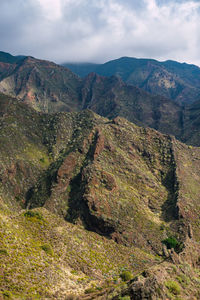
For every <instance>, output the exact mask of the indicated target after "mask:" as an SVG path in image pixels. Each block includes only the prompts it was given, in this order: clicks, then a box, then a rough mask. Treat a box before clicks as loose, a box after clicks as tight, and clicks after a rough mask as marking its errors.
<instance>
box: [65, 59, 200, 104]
mask: <svg viewBox="0 0 200 300" xmlns="http://www.w3.org/2000/svg"><path fill="white" fill-rule="evenodd" d="M64 66H66V67H68V68H70V69H71V70H72V71H73V72H75V73H76V74H78V75H80V76H86V75H87V74H89V73H90V72H95V73H97V74H99V75H102V76H112V75H116V76H119V77H121V78H122V80H124V81H125V82H126V83H128V84H132V85H134V86H137V87H139V88H142V89H144V90H145V91H147V92H149V93H151V94H153V95H162V96H164V97H167V98H170V99H172V100H174V101H176V102H177V103H180V104H183V105H184V104H190V103H192V102H195V101H196V100H198V99H200V68H199V67H197V66H195V65H190V64H186V63H178V62H176V61H170V60H169V61H165V62H158V61H156V60H153V59H137V58H130V57H122V58H120V59H116V60H112V61H109V62H107V63H105V64H98V65H96V64H64Z"/></svg>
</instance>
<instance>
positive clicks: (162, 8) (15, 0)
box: [0, 0, 200, 65]
mask: <svg viewBox="0 0 200 300" xmlns="http://www.w3.org/2000/svg"><path fill="white" fill-rule="evenodd" d="M19 7H20V8H19ZM5 16H6V17H5ZM199 28H200V3H199V1H194V0H191V1H186V0H177V1H172V0H162V1H161V0H157V1H156V0H140V1H139V0H135V1H132V0H76V1H74V0H56V1H55V0H35V1H33V0H26V1H25V0H9V5H8V1H7V0H1V2H0V38H1V45H2V47H3V49H2V50H4V51H6V50H7V51H10V52H11V53H14V54H16V53H24V54H30V55H33V56H36V57H40V58H46V59H50V60H54V61H57V62H62V61H106V60H109V59H114V58H117V57H121V56H134V57H149V58H150V57H151V58H155V59H159V60H166V59H174V60H178V61H186V62H189V63H196V64H198V65H200V56H199V51H198V49H199V46H200V34H199Z"/></svg>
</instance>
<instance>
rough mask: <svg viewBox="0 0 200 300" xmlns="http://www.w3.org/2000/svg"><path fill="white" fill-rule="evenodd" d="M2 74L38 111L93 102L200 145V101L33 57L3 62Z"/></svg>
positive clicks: (102, 111) (3, 87)
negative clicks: (178, 99)
mask: <svg viewBox="0 0 200 300" xmlns="http://www.w3.org/2000/svg"><path fill="white" fill-rule="evenodd" d="M0 78H1V80H0V91H1V92H3V93H6V94H8V95H12V96H14V97H17V98H18V99H20V100H22V101H23V102H25V103H26V104H28V105H29V106H31V107H33V108H34V109H35V110H37V111H41V112H45V113H54V112H59V111H67V112H70V111H74V112H78V111H82V110H84V109H87V108H89V109H91V110H93V111H94V112H96V113H98V114H99V115H101V116H104V117H107V118H115V117H117V116H122V117H124V118H126V119H128V120H129V121H131V122H134V123H135V124H137V125H140V126H149V127H152V128H155V129H156V130H159V131H161V132H163V133H166V134H173V135H175V136H176V138H178V139H180V140H182V141H184V142H186V143H191V144H192V145H196V146H198V145H200V139H199V138H198V136H199V132H200V124H199V122H198V115H199V111H200V110H199V105H198V101H197V102H194V103H193V104H191V105H187V106H185V107H184V106H181V105H179V104H178V103H175V102H174V101H173V100H170V99H168V98H166V97H164V96H155V95H152V94H150V93H148V92H146V91H144V90H143V89H141V88H138V87H134V86H133V85H130V84H127V83H125V82H124V81H122V79H120V78H119V76H111V77H106V76H100V75H97V74H95V73H90V74H89V75H88V76H86V77H85V78H82V79H81V78H80V77H79V76H77V75H75V74H74V73H72V71H70V70H69V69H67V68H65V67H61V66H59V65H56V64H54V63H52V62H49V61H44V60H39V59H35V58H33V57H26V58H24V59H22V60H20V61H19V62H17V63H14V64H9V63H3V62H0ZM191 80H192V79H191Z"/></svg>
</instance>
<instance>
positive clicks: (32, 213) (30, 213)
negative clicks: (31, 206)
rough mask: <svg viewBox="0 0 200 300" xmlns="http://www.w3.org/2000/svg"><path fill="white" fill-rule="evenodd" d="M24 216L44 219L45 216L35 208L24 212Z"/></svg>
mask: <svg viewBox="0 0 200 300" xmlns="http://www.w3.org/2000/svg"><path fill="white" fill-rule="evenodd" d="M24 216H25V217H27V218H36V219H38V220H43V216H42V215H41V214H40V213H39V212H37V211H33V210H28V211H26V212H25V213H24Z"/></svg>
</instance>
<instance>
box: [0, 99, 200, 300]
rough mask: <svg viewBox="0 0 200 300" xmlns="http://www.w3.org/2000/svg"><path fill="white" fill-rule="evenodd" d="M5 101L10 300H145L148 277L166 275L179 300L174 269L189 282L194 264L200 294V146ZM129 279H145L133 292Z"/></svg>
mask: <svg viewBox="0 0 200 300" xmlns="http://www.w3.org/2000/svg"><path fill="white" fill-rule="evenodd" d="M0 105H1V107H0V111H1V115H0V124H1V126H0V130H1V132H0V153H1V159H0V164H1V174H0V220H1V222H0V235H1V239H0V243H1V244H0V245H1V246H0V261H1V274H3V276H2V279H1V282H0V290H1V293H2V295H3V297H4V298H5V299H6V297H10V298H11V299H16V298H17V297H18V298H23V299H30V297H35V298H39V299H44V298H49V299H55V298H56V297H57V298H59V299H66V298H67V296H69V294H70V293H71V294H78V295H81V294H82V293H83V292H84V291H85V293H91V296H87V297H86V294H85V295H84V296H83V295H81V296H80V299H84V298H85V299H107V297H108V295H109V297H110V298H111V299H112V298H113V299H114V297H116V296H117V295H118V296H120V297H121V296H124V295H127V293H128V295H130V297H132V295H134V297H135V296H136V295H137V294H136V293H140V291H141V284H143V287H144V288H143V291H145V288H148V284H150V285H151V282H152V275H151V273H144V271H145V269H149V270H151V269H152V270H155V276H157V277H158V278H159V272H162V271H163V272H164V273H163V274H164V275H163V277H162V278H160V281H159V280H158V279H156V282H158V284H159V286H160V288H162V290H161V292H162V293H163V295H164V296H167V293H168V292H170V291H171V290H170V284H169V282H168V281H170V274H168V273H167V270H173V262H174V263H176V265H177V270H176V272H175V271H174V273H173V275H172V276H171V277H172V278H171V280H172V279H174V280H178V279H177V278H176V277H178V276H179V277H180V275H182V274H184V268H186V266H184V263H185V262H186V261H187V263H188V264H190V265H191V266H195V268H196V270H193V269H192V270H191V272H193V273H192V274H193V275H192V277H191V278H189V279H190V280H191V286H192V287H191V288H188V287H182V286H181V287H180V290H179V294H180V295H181V296H184V295H189V296H191V295H192V296H196V297H197V296H198V295H197V293H196V291H197V286H198V278H197V277H198V263H199V257H200V253H199V251H200V248H199V236H200V227H199V223H198V217H199V211H200V203H199V192H200V190H199V189H200V188H199V174H200V149H199V148H195V147H188V146H186V145H184V144H182V143H180V142H178V141H176V140H175V139H174V138H172V137H171V136H168V135H162V134H161V133H159V132H157V131H155V130H153V129H149V128H146V129H145V128H141V127H138V126H136V125H134V124H132V123H129V122H128V121H126V120H125V119H123V118H119V117H118V118H115V119H114V120H108V119H106V118H102V117H100V116H98V115H96V114H94V113H93V112H92V111H89V110H86V111H82V112H79V113H63V112H61V113H58V114H52V115H47V114H42V113H37V112H35V111H34V110H33V109H31V108H28V107H27V106H26V105H25V104H23V103H21V102H20V101H18V100H15V99H13V98H10V97H7V96H4V95H1V97H0ZM24 208H26V210H24ZM27 209H28V210H27ZM30 209H31V210H30ZM64 220H65V221H64ZM69 221H70V222H71V223H74V224H75V225H73V224H69V223H68V222H69ZM85 229H87V230H89V231H87V230H85ZM105 237H106V238H105ZM171 240H172V241H173V242H174V243H175V244H174V245H173V247H171V246H170V245H171V244H170V243H171V242H170V241H171ZM163 242H164V243H165V244H166V245H167V246H169V248H170V247H171V248H173V249H171V250H167V248H166V247H165V246H164V245H163ZM168 243H169V244H168ZM175 251H176V252H177V253H178V254H177V253H176V252H175ZM191 253H192V255H191ZM5 258H6V260H5ZM166 259H167V260H168V262H166V264H165V263H164V261H165V260H166ZM158 263H160V269H159V266H158ZM181 265H182V266H181ZM154 268H155V269H154ZM191 268H193V267H191ZM159 270H160V271H159ZM124 271H129V273H130V272H131V273H132V275H131V277H132V276H136V277H135V279H134V282H132V283H131V282H130V284H128V285H126V286H124V285H123V284H122V281H121V280H122V279H120V278H124V276H125V275H123V274H127V273H123V272H124ZM170 272H171V271H170ZM188 272H189V271H188ZM188 272H187V273H185V274H187V276H188ZM129 273H128V274H129ZM138 273H141V276H142V277H141V276H139V277H138ZM156 274H157V275H156ZM128 278H129V279H130V274H129V277H128ZM145 278H146V279H145ZM125 280H126V279H125ZM127 280H128V279H127ZM146 280H147V281H146ZM153 280H154V279H153ZM180 280H181V279H180ZM185 280H186V279H185ZM41 282H43V284H42V285H41ZM154 282H155V280H154ZM116 284H117V285H116ZM118 284H119V285H118ZM135 284H136V285H135ZM156 287H157V283H156V284H155V289H156ZM100 290H101V292H100ZM133 290H135V292H134V293H135V294H133V292H132V291H133ZM172 291H173V290H172ZM93 292H94V293H93ZM154 292H155V293H157V294H155V293H154V294H155V295H157V296H158V290H157V289H156V291H154ZM98 293H101V295H100V294H98ZM149 293H150V294H149V295H151V294H152V293H153V292H151V291H150V292H149ZM195 293H196V294H195ZM138 295H139V294H138ZM152 295H153V294H152ZM157 296H155V297H157ZM189 296H187V297H185V298H183V299H189ZM71 297H72V296H71ZM101 297H104V298H101ZM134 297H133V299H134ZM149 297H150V296H149ZM131 299H132V298H131ZM136 299H137V298H136ZM138 299H145V298H141V297H140V298H138ZM155 299H156V298H155Z"/></svg>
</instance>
